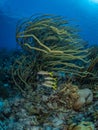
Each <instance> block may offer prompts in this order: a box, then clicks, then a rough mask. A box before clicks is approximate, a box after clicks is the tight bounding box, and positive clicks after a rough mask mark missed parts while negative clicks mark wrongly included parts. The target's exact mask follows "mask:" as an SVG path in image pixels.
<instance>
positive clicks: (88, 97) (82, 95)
mask: <svg viewBox="0 0 98 130" xmlns="http://www.w3.org/2000/svg"><path fill="white" fill-rule="evenodd" d="M77 94H78V95H79V98H78V99H77V101H76V102H75V103H74V105H73V108H74V110H79V109H81V108H82V107H83V106H84V105H86V104H89V103H91V102H92V101H93V93H92V91H91V90H90V89H89V88H85V89H80V90H78V92H77Z"/></svg>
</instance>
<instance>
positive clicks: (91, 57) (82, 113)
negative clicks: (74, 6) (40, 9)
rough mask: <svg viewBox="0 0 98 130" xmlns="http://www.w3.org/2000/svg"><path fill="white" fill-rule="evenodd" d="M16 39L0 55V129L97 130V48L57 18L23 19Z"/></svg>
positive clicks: (40, 16) (18, 25) (61, 19)
mask: <svg viewBox="0 0 98 130" xmlns="http://www.w3.org/2000/svg"><path fill="white" fill-rule="evenodd" d="M16 41H17V43H18V44H19V45H20V46H21V48H20V49H19V50H13V51H12V50H11V51H10V52H6V51H4V50H3V51H0V56H1V58H0V89H2V92H0V94H1V95H0V129H1V130H31V129H32V130H34V129H37V130H94V129H96V130H97V129H98V80H97V79H98V54H97V47H91V48H90V47H89V48H87V47H86V45H87V44H86V43H85V42H84V41H83V40H82V39H81V38H80V37H79V36H78V32H77V29H76V28H73V27H70V26H69V23H68V21H66V20H65V19H64V18H63V17H61V16H55V15H39V16H32V17H30V18H28V19H26V20H22V21H19V23H18V24H17V28H16ZM95 50H96V51H95ZM4 52H5V53H4Z"/></svg>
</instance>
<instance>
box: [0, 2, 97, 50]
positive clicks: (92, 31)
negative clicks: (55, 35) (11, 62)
mask: <svg viewBox="0 0 98 130" xmlns="http://www.w3.org/2000/svg"><path fill="white" fill-rule="evenodd" d="M39 13H41V14H56V15H62V16H64V17H66V18H67V19H69V20H71V21H73V22H75V24H77V25H78V27H79V28H80V34H81V36H82V37H83V39H84V40H86V41H87V42H89V44H98V3H95V2H93V0H82V1H81V0H78V1H76V0H65V1H64V0H44V1H43V0H36V1H35V0H28V1H26V0H14V1H13V0H1V1H0V47H6V48H14V47H15V46H16V40H15V29H16V23H17V21H18V20H19V19H21V18H24V17H30V16H31V15H32V14H39Z"/></svg>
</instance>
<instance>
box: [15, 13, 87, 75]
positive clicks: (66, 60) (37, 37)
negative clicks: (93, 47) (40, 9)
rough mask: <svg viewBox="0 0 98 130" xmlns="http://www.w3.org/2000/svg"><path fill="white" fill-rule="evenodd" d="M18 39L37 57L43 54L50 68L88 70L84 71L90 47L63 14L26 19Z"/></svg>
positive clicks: (45, 68) (20, 27) (43, 62)
mask: <svg viewBox="0 0 98 130" xmlns="http://www.w3.org/2000/svg"><path fill="white" fill-rule="evenodd" d="M16 40H17V42H18V43H19V44H20V45H21V47H22V48H25V49H27V50H28V51H32V53H34V57H36V55H38V54H40V55H41V56H40V58H41V64H43V66H44V67H43V69H44V70H46V71H47V70H48V71H65V72H66V73H74V74H76V75H79V76H81V77H82V76H85V75H87V74H88V72H86V71H84V72H82V73H81V69H82V70H83V69H84V67H85V64H87V63H88V62H89V61H88V60H87V56H88V50H87V49H85V48H84V42H83V41H82V40H81V39H80V38H79V37H78V35H77V30H76V29H74V28H72V27H70V26H68V21H66V20H65V19H64V18H63V17H61V16H53V15H42V16H37V17H35V16H33V17H31V18H29V19H27V20H23V21H22V22H20V23H19V24H18V25H17V30H16ZM39 65H40V64H39ZM74 69H76V71H75V72H74Z"/></svg>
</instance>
